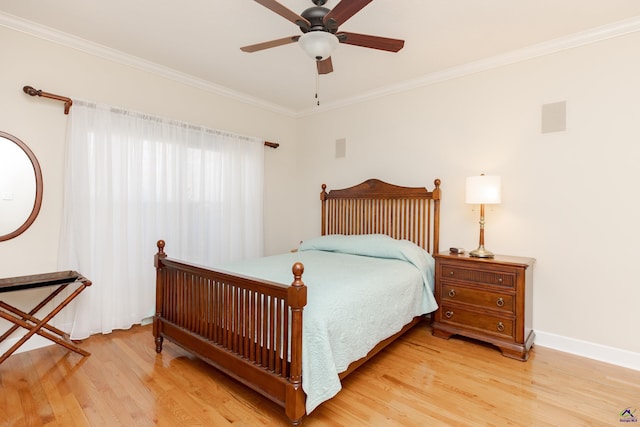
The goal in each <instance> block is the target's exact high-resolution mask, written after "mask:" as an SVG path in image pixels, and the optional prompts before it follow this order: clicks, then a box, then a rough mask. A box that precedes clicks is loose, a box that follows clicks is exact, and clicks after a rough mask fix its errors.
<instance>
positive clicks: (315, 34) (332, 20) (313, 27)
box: [240, 0, 404, 74]
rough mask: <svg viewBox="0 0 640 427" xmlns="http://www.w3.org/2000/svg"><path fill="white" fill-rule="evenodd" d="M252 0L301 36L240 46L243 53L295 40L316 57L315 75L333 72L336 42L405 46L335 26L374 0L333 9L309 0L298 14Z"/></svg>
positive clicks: (269, 0) (392, 48)
mask: <svg viewBox="0 0 640 427" xmlns="http://www.w3.org/2000/svg"><path fill="white" fill-rule="evenodd" d="M255 1H256V2H257V3H260V4H261V5H262V6H264V7H266V8H267V9H269V10H271V11H272V12H275V13H277V14H278V15H280V16H282V17H283V18H285V19H287V20H289V21H291V22H293V23H294V24H296V25H297V26H298V27H300V30H301V31H302V35H296V36H290V37H284V38H281V39H276V40H271V41H267V42H263V43H257V44H253V45H249V46H244V47H241V48H240V50H242V51H243V52H257V51H260V50H264V49H269V48H272V47H276V46H282V45H285V44H289V43H295V42H297V43H299V44H300V45H301V46H302V48H303V50H304V51H305V52H307V54H308V55H309V56H311V57H312V58H313V59H315V60H316V62H317V67H318V74H328V73H331V72H332V71H333V64H332V62H331V53H333V50H335V48H336V47H337V46H338V44H339V43H343V44H350V45H354V46H361V47H367V48H370V49H379V50H385V51H388V52H398V51H399V50H400V49H402V48H403V47H404V40H398V39H390V38H386V37H378V36H370V35H366V34H357V33H348V32H346V31H339V30H338V27H340V26H341V25H342V24H344V23H345V22H346V21H347V20H348V19H349V18H351V17H352V16H353V15H355V14H356V13H358V12H359V11H360V10H361V9H362V8H364V7H365V6H366V5H368V4H369V3H371V2H372V1H373V0H342V1H340V2H339V3H338V4H337V5H336V6H335V7H334V8H333V9H327V8H326V7H323V5H324V4H325V3H326V2H327V0H311V1H312V2H313V3H314V4H315V6H312V7H310V8H308V9H306V10H305V11H304V12H302V13H301V14H300V15H298V14H297V13H295V12H293V11H291V10H290V9H288V8H286V7H285V6H283V5H282V4H280V3H278V2H277V1H276V0H255Z"/></svg>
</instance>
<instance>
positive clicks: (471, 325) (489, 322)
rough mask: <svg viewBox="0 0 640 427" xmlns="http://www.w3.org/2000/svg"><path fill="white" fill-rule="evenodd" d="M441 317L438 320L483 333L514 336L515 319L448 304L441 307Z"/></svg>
mask: <svg viewBox="0 0 640 427" xmlns="http://www.w3.org/2000/svg"><path fill="white" fill-rule="evenodd" d="M439 317H440V319H438V320H439V321H440V322H442V323H445V324H446V323H449V324H452V325H459V326H463V327H465V328H467V329H472V330H476V331H479V332H483V333H489V334H492V335H498V336H502V337H509V338H513V330H514V329H513V322H514V320H513V319H509V318H505V317H501V316H492V315H488V314H484V313H477V312H474V311H470V310H465V309H462V308H460V307H457V306H449V305H446V304H443V305H442V307H441V308H440V316H439Z"/></svg>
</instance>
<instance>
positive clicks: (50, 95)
mask: <svg viewBox="0 0 640 427" xmlns="http://www.w3.org/2000/svg"><path fill="white" fill-rule="evenodd" d="M22 90H23V91H24V93H26V94H27V95H31V96H43V97H45V98H50V99H55V100H56V101H62V102H64V113H65V114H69V110H70V109H71V105H73V100H71V98H67V97H66V96H60V95H56V94H54V93H49V92H44V91H42V90H36V89H34V88H33V87H31V86H25V87H23V88H22ZM264 146H265V147H270V148H278V147H279V146H280V144H278V143H277V142H271V141H265V142H264Z"/></svg>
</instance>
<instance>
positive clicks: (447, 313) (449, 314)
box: [444, 311, 453, 319]
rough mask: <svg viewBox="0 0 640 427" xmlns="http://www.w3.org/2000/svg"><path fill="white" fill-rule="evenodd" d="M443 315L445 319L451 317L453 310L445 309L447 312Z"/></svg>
mask: <svg viewBox="0 0 640 427" xmlns="http://www.w3.org/2000/svg"><path fill="white" fill-rule="evenodd" d="M444 316H445V317H446V318H447V319H451V318H452V317H453V311H447V312H445V313H444Z"/></svg>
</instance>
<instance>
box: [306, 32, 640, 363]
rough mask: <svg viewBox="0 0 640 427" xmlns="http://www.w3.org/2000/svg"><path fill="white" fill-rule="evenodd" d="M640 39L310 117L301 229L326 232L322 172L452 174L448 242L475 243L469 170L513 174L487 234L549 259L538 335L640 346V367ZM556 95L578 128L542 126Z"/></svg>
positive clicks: (537, 291)
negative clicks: (342, 150) (341, 143)
mask: <svg viewBox="0 0 640 427" xmlns="http://www.w3.org/2000/svg"><path fill="white" fill-rule="evenodd" d="M638 46H640V34H637V33H636V34H632V35H628V36H624V37H619V38H615V39H611V40H608V41H603V42H598V43H595V44H591V45H587V46H583V47H580V48H575V49H572V50H567V51H563V52H560V53H556V54H553V55H548V56H545V57H541V58H537V59H532V60H528V61H525V62H520V63H517V64H514V65H509V66H503V67H501V68H497V69H493V70H489V71H485V72H481V73H477V74H473V75H468V76H465V77H461V78H456V79H452V80H448V81H444V82H440V83H437V84H433V85H430V86H425V87H421V88H419V89H414V90H411V91H408V92H404V93H398V94H395V95H390V96H386V97H384V98H379V99H376V100H373V101H367V102H365V103H362V104H357V105H352V106H348V107H344V108H340V109H338V110H333V111H329V112H325V113H320V114H318V115H314V116H310V117H307V118H304V119H301V120H299V121H298V126H299V132H301V133H304V135H305V136H307V137H306V138H304V139H303V140H301V143H300V150H299V153H298V155H299V158H298V162H299V163H300V165H301V167H302V171H304V172H303V173H301V174H300V176H301V178H302V179H301V182H300V185H301V188H300V190H299V192H300V193H301V194H303V195H308V194H311V196H310V197H308V198H307V199H305V200H304V202H303V203H301V206H302V208H303V212H304V209H306V211H307V214H308V216H310V217H312V219H311V220H310V221H306V222H305V223H304V224H305V225H304V228H303V231H302V234H301V235H300V239H304V238H307V237H309V236H312V235H314V234H317V232H318V230H319V228H318V226H317V223H318V222H317V221H316V218H317V217H318V215H319V211H318V209H317V208H316V206H317V204H316V203H314V198H315V193H317V191H315V190H319V185H320V183H323V182H324V183H326V184H328V186H329V188H340V187H342V186H344V185H352V184H355V183H358V182H361V181H363V180H365V179H367V178H372V177H377V178H381V179H383V180H388V181H390V182H392V183H396V184H404V185H426V186H428V187H429V188H432V187H433V179H434V178H440V179H442V189H443V201H442V229H441V242H442V247H441V249H447V248H448V247H450V246H462V247H464V248H467V249H474V248H475V247H477V245H478V234H479V232H478V227H479V226H478V216H479V214H478V211H477V207H471V206H468V205H465V204H464V179H465V177H467V176H469V175H476V174H480V173H487V174H498V175H501V176H502V182H503V203H502V204H500V205H497V206H495V207H488V209H487V212H486V220H487V225H486V241H485V243H486V247H487V248H488V249H490V250H492V251H493V252H495V253H500V254H511V255H521V256H530V257H534V258H536V259H537V263H536V265H535V270H534V277H535V278H534V291H533V294H534V301H533V307H534V314H533V326H534V329H535V330H537V331H538V336H539V337H542V338H541V339H542V340H544V337H545V336H555V335H558V336H561V337H565V338H567V339H568V342H569V343H571V342H574V343H576V344H577V343H579V342H582V341H584V342H587V343H590V344H593V345H594V346H595V347H605V348H610V349H612V350H614V352H615V351H616V350H620V351H621V353H625V352H626V351H628V352H634V353H635V354H633V353H631V354H629V353H627V355H630V356H631V358H632V359H633V360H634V361H635V363H637V365H636V366H637V367H640V354H639V353H640V340H638V339H636V338H635V335H636V330H637V327H638V326H639V325H640V314H639V313H640V310H638V308H637V307H638V302H639V301H640V282H639V281H638V278H637V274H636V272H635V266H636V265H637V256H638V248H637V245H638V238H639V237H640V222H639V221H638V219H637V216H638V208H640V201H639V200H638V197H637V193H638V192H637V186H638V182H640V167H639V166H638V165H639V162H640V130H639V123H640V102H639V100H640V79H639V78H638V76H640V55H638ZM556 101H566V102H567V127H568V129H567V131H566V132H561V133H552V134H541V132H540V118H541V117H540V116H541V113H540V110H541V106H542V105H543V104H546V103H551V102H556ZM327 123H331V126H327ZM338 138H346V139H347V157H346V158H343V159H335V158H334V144H335V140H336V139H338ZM565 342H567V340H565Z"/></svg>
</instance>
